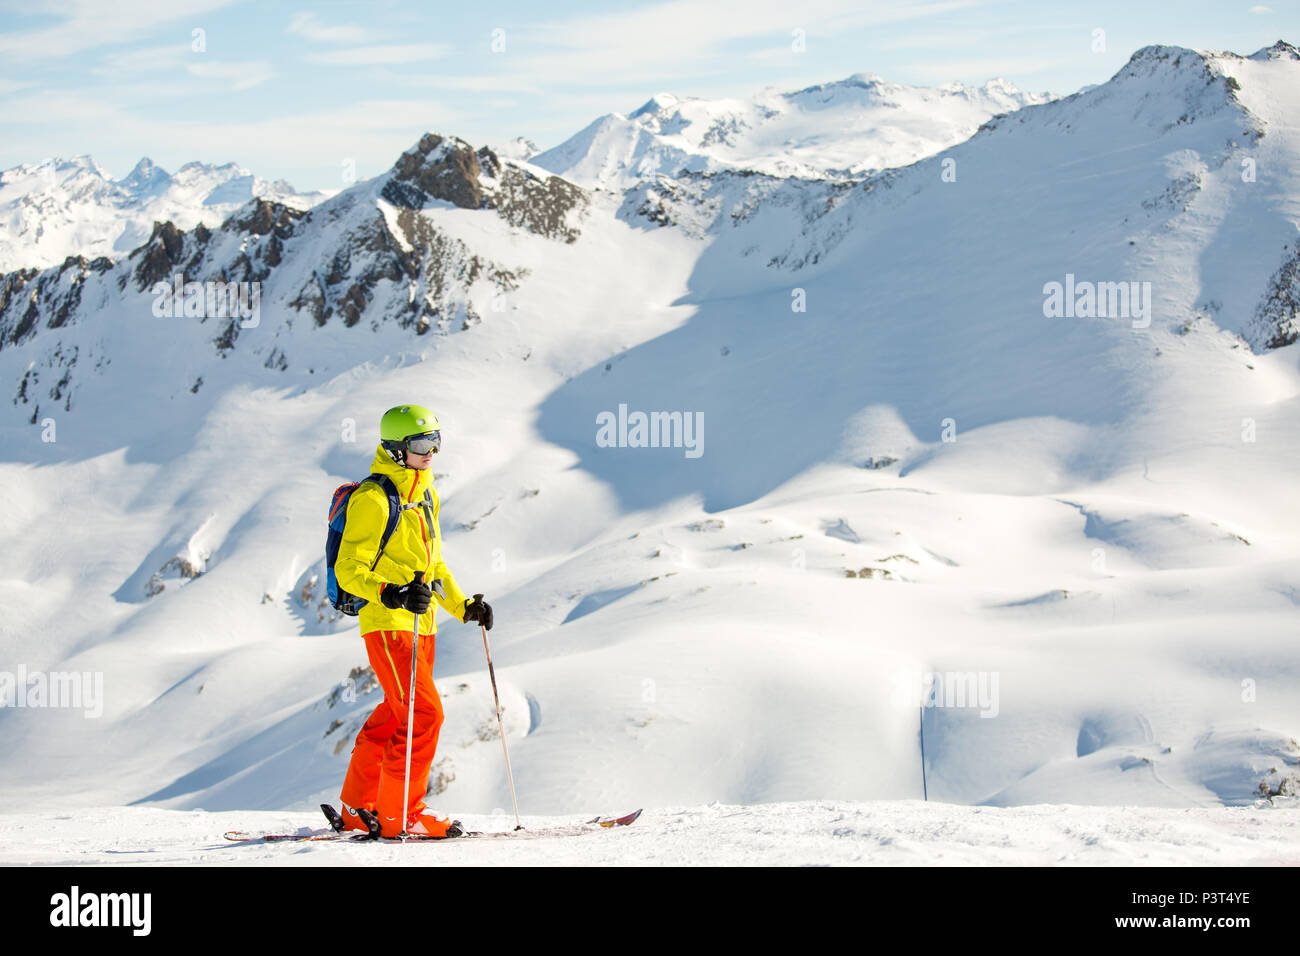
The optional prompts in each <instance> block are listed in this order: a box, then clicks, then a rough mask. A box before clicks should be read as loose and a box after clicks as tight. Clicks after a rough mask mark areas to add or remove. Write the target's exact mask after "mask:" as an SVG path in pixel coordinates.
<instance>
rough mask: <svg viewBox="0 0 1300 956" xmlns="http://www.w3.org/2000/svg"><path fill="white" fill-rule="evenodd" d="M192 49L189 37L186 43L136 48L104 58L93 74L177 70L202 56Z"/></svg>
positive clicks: (130, 73) (114, 75)
mask: <svg viewBox="0 0 1300 956" xmlns="http://www.w3.org/2000/svg"><path fill="white" fill-rule="evenodd" d="M201 55H202V54H198V53H195V52H194V51H193V50H192V49H191V48H190V43H189V41H188V37H187V38H186V42H185V43H183V44H182V43H168V44H165V45H162V46H148V47H136V48H135V49H133V50H122V51H118V52H116V53H109V54H107V55H105V56H104V58H103V59H102V60H101V61H100V63H99V65H98V66H95V67H92V68H91V72H92V73H94V74H96V75H97V76H107V77H116V76H129V75H132V74H136V73H155V72H158V71H160V70H175V69H178V68H179V67H181V66H182V65H183V64H184V61H185V60H186V59H188V58H192V57H196V56H201Z"/></svg>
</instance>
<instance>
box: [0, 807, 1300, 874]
mask: <svg viewBox="0 0 1300 956" xmlns="http://www.w3.org/2000/svg"><path fill="white" fill-rule="evenodd" d="M87 821H94V825H93V826H86V822H87ZM323 822H324V817H322V816H321V815H320V814H319V813H317V814H310V813H268V812H242V811H240V812H229V813H208V812H204V811H201V810H193V811H176V810H156V809H147V808H122V807H111V808H107V809H104V810H89V811H85V812H84V813H81V812H79V813H76V814H58V813H37V814H24V815H21V816H18V815H12V814H6V815H0V865H23V864H33V863H39V864H52V865H60V866H69V865H71V866H88V865H130V866H182V865H184V866H192V865H195V864H212V865H218V866H221V865H229V866H247V865H253V864H270V865H285V866H288V865H294V866H326V867H336V866H473V865H497V864H502V865H525V866H526V865H541V866H570V865H583V866H633V865H655V866H692V865H700V866H747V865H764V866H816V865H854V864H865V865H872V866H877V865H880V866H930V865H938V866H1054V865H1064V866H1170V865H1177V866H1188V865H1190V866H1225V865H1232V866H1246V867H1250V866H1297V865H1300V814H1296V813H1295V812H1294V810H1291V811H1287V810H1284V809H1281V808H1263V809H1261V808H1249V807H1222V808H1214V809H1189V810H1170V809H1156V808H1152V807H1077V806H1063V805H1036V806H1025V807H1015V808H998V807H963V806H955V805H952V804H942V803H923V802H921V801H916V800H899V801H872V802H864V803H829V802H823V801H812V802H802V803H784V804H782V803H775V804H761V805H754V806H728V805H722V804H712V805H709V806H705V807H691V808H680V807H670V808H665V809H656V810H647V811H646V812H644V813H643V814H642V815H641V818H640V820H638V821H637V822H636V823H635V824H633V825H632V826H630V827H620V828H617V829H610V830H594V831H592V832H589V833H583V834H581V835H578V836H556V837H546V836H532V835H529V834H528V833H527V831H528V830H529V829H536V828H540V827H545V826H549V825H556V824H566V823H568V824H571V823H574V822H575V818H573V817H535V816H527V817H524V818H523V823H524V828H525V833H524V834H523V835H522V836H521V837H517V838H510V839H497V838H493V839H467V840H446V841H439V842H423V843H417V844H405V845H394V844H389V843H371V842H362V843H351V842H348V843H336V842H334V843H331V842H316V843H287V842H286V843H272V844H266V843H261V844H239V843H231V842H229V841H227V840H224V839H223V838H222V834H223V833H224V832H225V831H226V830H228V829H235V828H239V829H259V830H275V831H277V832H286V833H292V832H294V831H296V830H297V829H298V828H299V827H305V828H312V829H317V828H320V827H321V826H322V825H323ZM463 822H464V823H466V824H467V825H468V826H469V827H470V828H471V829H482V830H494V831H503V830H513V829H514V819H513V817H512V816H510V815H508V814H506V815H502V814H494V815H490V816H485V815H466V816H465V817H464V819H463Z"/></svg>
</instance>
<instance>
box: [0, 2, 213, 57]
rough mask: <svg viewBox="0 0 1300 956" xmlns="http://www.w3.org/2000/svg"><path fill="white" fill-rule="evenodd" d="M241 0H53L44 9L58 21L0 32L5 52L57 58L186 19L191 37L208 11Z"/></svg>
mask: <svg viewBox="0 0 1300 956" xmlns="http://www.w3.org/2000/svg"><path fill="white" fill-rule="evenodd" d="M234 2H238V0H168V2H167V3H166V4H160V3H157V2H155V0H114V2H113V3H103V2H99V0H61V2H54V3H47V4H45V8H44V10H43V11H42V12H43V13H46V14H50V15H53V16H55V17H58V18H59V22H58V23H56V24H54V25H53V26H48V27H39V28H37V29H34V30H20V31H16V32H13V33H0V56H3V57H6V58H9V59H12V60H20V61H27V60H37V59H56V58H60V57H67V56H74V55H76V54H79V53H83V52H85V51H86V50H93V49H97V48H99V47H105V46H113V45H118V44H124V43H130V42H132V41H134V40H137V39H139V38H140V37H142V36H145V35H149V34H155V33H157V32H158V31H159V28H160V27H163V26H165V25H166V24H169V23H173V24H174V23H175V22H176V21H178V20H180V21H185V23H184V25H183V28H178V29H179V32H180V33H181V34H182V35H183V36H182V37H181V39H184V41H185V42H189V40H190V31H191V30H192V29H202V28H203V23H202V19H201V17H202V15H203V14H205V13H210V12H212V11H213V10H217V9H220V8H221V7H225V6H230V5H231V4H232V3H234Z"/></svg>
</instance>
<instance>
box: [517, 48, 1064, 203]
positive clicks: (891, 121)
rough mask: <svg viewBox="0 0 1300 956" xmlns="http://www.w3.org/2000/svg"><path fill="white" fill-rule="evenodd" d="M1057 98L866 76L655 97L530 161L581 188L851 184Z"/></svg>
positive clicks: (1001, 87)
mask: <svg viewBox="0 0 1300 956" xmlns="http://www.w3.org/2000/svg"><path fill="white" fill-rule="evenodd" d="M1049 99H1051V97H1050V96H1049V95H1047V94H1031V93H1022V92H1021V91H1020V90H1018V89H1016V87H1015V86H1014V85H1013V84H1011V83H1008V82H1006V81H1005V80H993V81H990V82H989V83H988V84H986V85H985V86H983V87H967V86H964V85H962V84H960V83H957V84H950V85H948V86H945V87H940V88H936V89H931V88H926V87H912V86H907V85H905V84H901V83H891V82H888V81H886V80H884V79H883V78H881V77H879V76H877V75H876V74H874V73H867V72H860V73H854V74H852V75H851V76H848V77H845V78H844V79H840V80H835V81H832V82H828V83H821V84H817V85H814V86H808V87H804V88H802V89H799V90H795V91H793V92H780V91H778V90H775V89H773V88H771V87H769V88H766V89H764V90H762V91H760V92H758V93H756V94H754V95H753V96H751V97H749V98H746V99H717V100H709V99H703V98H698V97H679V96H675V95H673V94H670V93H657V94H655V95H654V96H653V97H651V98H650V99H649V100H647V101H646V102H645V103H644V104H642V105H641V106H640V107H638V108H637V109H635V110H633V111H632V112H631V113H629V114H628V115H626V116H623V115H621V114H618V113H609V114H606V115H605V116H602V117H600V118H599V119H597V120H595V121H594V122H592V123H591V124H589V125H588V126H587V127H586V128H585V129H583V130H582V131H580V132H579V133H577V134H576V135H574V136H572V137H570V138H569V139H568V140H566V141H565V142H563V143H561V144H560V145H559V146H556V147H554V148H553V149H549V150H546V151H545V152H542V153H539V154H537V155H536V156H533V157H532V158H531V160H530V161H531V162H533V163H535V164H536V165H538V166H541V167H543V168H545V169H549V170H551V171H552V172H555V173H559V174H560V175H562V176H564V177H565V178H567V179H570V180H572V181H573V182H576V183H579V184H580V185H584V186H587V187H600V188H613V189H622V188H627V187H629V186H631V185H633V184H635V183H637V182H639V181H642V180H648V179H649V180H652V179H654V178H655V177H656V176H659V175H661V174H663V175H668V176H672V175H675V174H677V173H678V172H680V171H682V170H687V171H716V170H722V169H750V170H755V171H758V172H765V173H768V174H771V175H776V176H797V177H800V178H808V179H820V178H837V179H842V178H846V177H856V176H862V175H866V174H868V173H870V172H873V171H876V170H879V169H885V168H889V167H893V166H902V165H906V164H908V163H911V162H914V161H915V160H917V159H919V158H921V157H923V156H927V155H930V154H932V153H934V152H937V151H938V150H940V149H943V148H945V147H947V146H951V145H952V144H954V143H957V142H960V141H961V140H963V139H965V138H966V137H968V136H970V135H971V134H972V133H974V132H975V130H977V129H978V128H979V127H980V125H981V124H982V123H984V122H985V121H986V120H987V119H988V118H989V117H991V116H993V115H995V114H997V113H1005V112H1009V111H1011V110H1016V109H1019V108H1020V107H1022V106H1026V105H1030V104H1034V103H1043V102H1047V101H1048V100H1049Z"/></svg>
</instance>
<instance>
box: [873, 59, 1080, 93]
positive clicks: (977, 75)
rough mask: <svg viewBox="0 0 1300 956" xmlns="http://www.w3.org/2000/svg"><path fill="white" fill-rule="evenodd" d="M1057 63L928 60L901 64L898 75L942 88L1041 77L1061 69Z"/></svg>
mask: <svg viewBox="0 0 1300 956" xmlns="http://www.w3.org/2000/svg"><path fill="white" fill-rule="evenodd" d="M1060 65H1061V64H1060V61H1059V60H1056V59H1053V58H1052V57H1044V56H1024V57H996V56H989V57H982V58H976V59H969V60H953V59H947V60H931V61H924V62H918V63H903V64H900V65H899V67H898V68H897V72H900V73H909V74H911V75H912V76H916V77H920V79H919V80H918V82H921V83H924V84H926V85H927V86H942V85H943V84H944V83H951V82H953V81H954V80H967V81H971V82H979V83H984V82H986V81H988V80H990V79H993V78H995V77H1006V76H1011V75H1013V74H1026V73H1041V72H1043V71H1044V70H1050V69H1052V68H1053V67H1057V66H1060Z"/></svg>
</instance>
